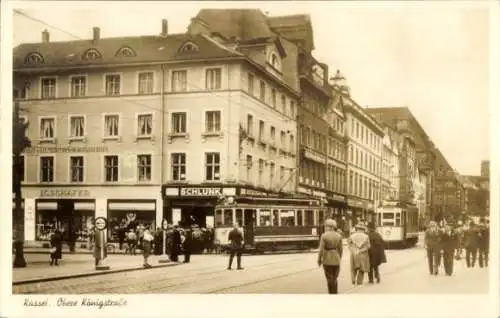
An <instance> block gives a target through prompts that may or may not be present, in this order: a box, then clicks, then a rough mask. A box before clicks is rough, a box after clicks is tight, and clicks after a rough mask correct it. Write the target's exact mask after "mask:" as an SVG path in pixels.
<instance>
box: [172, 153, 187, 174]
mask: <svg viewBox="0 0 500 318" xmlns="http://www.w3.org/2000/svg"><path fill="white" fill-rule="evenodd" d="M172 180H174V181H184V180H186V154H185V153H173V154H172Z"/></svg>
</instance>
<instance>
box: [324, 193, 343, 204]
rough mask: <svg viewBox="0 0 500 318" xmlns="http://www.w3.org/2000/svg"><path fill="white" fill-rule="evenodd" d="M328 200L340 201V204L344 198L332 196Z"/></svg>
mask: <svg viewBox="0 0 500 318" xmlns="http://www.w3.org/2000/svg"><path fill="white" fill-rule="evenodd" d="M328 199H330V200H333V201H340V202H345V197H344V196H341V195H337V194H334V195H332V196H331V197H329V198H328Z"/></svg>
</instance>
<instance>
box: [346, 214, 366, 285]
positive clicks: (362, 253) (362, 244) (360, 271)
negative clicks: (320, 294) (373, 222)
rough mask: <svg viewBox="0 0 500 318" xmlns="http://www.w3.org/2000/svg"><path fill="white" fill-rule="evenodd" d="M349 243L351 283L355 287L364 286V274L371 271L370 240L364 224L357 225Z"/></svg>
mask: <svg viewBox="0 0 500 318" xmlns="http://www.w3.org/2000/svg"><path fill="white" fill-rule="evenodd" d="M354 228H355V230H354V233H352V234H351V236H350V237H349V239H348V241H347V243H348V246H349V250H350V252H351V257H350V260H351V281H352V284H353V285H363V278H364V274H365V273H368V272H369V271H370V257H369V255H368V250H369V249H370V238H369V237H368V235H367V234H366V227H365V225H364V224H363V223H361V222H360V223H357V224H356V226H355V227H354Z"/></svg>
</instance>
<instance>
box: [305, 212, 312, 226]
mask: <svg viewBox="0 0 500 318" xmlns="http://www.w3.org/2000/svg"><path fill="white" fill-rule="evenodd" d="M304 213H305V214H304V225H305V226H313V225H314V211H313V210H305V211H304Z"/></svg>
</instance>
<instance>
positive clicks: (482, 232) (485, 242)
mask: <svg viewBox="0 0 500 318" xmlns="http://www.w3.org/2000/svg"><path fill="white" fill-rule="evenodd" d="M478 234H479V238H478V261H479V267H481V268H483V267H488V256H489V249H490V226H489V224H488V223H487V222H486V221H485V219H484V218H481V219H480V220H479V230H478Z"/></svg>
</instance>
